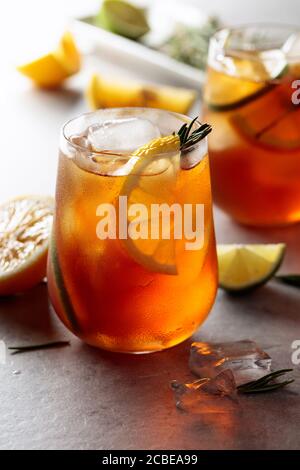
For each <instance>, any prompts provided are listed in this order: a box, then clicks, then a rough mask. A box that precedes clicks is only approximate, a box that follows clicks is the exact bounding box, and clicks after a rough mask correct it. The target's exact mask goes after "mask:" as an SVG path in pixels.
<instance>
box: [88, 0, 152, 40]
mask: <svg viewBox="0 0 300 470" xmlns="http://www.w3.org/2000/svg"><path fill="white" fill-rule="evenodd" d="M96 23H98V24H99V25H100V26H102V27H103V28H105V29H108V30H109V31H112V32H113V33H116V34H120V35H121V36H125V37H128V38H131V39H138V38H140V37H141V36H143V35H144V34H146V33H147V32H148V31H149V25H148V22H147V19H146V16H145V12H144V10H142V9H141V8H137V7H136V6H134V5H131V4H130V3H128V2H126V1H124V0H104V2H103V4H102V7H101V10H100V12H99V14H98V16H97V17H96Z"/></svg>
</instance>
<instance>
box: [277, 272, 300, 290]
mask: <svg viewBox="0 0 300 470" xmlns="http://www.w3.org/2000/svg"><path fill="white" fill-rule="evenodd" d="M275 279H276V281H279V282H282V283H283V284H287V285H289V286H293V287H299V288H300V274H281V275H279V276H275Z"/></svg>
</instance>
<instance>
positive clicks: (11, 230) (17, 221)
mask: <svg viewBox="0 0 300 470" xmlns="http://www.w3.org/2000/svg"><path fill="white" fill-rule="evenodd" d="M52 218H53V200H52V199H51V198H49V197H38V196H24V197H21V198H17V199H13V200H11V201H8V202H7V203H5V204H3V205H1V206H0V295H10V294H15V293H18V292H23V291H24V290H26V289H29V288H30V287H33V286H34V285H35V284H37V283H39V282H40V281H41V280H42V279H43V278H44V277H45V275H46V262H47V251H48V241H49V234H50V230H51V225H52Z"/></svg>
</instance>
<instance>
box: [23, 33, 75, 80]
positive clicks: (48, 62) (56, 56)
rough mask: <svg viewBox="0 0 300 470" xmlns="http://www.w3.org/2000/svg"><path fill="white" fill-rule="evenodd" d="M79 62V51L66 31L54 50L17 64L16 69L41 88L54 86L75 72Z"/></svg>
mask: <svg viewBox="0 0 300 470" xmlns="http://www.w3.org/2000/svg"><path fill="white" fill-rule="evenodd" d="M80 64H81V58H80V53H79V51H78V49H77V46H76V43H75V41H74V38H73V36H72V34H71V33H70V32H68V31H67V32H66V33H65V34H64V35H63V36H62V38H61V40H60V42H59V45H58V47H57V49H56V50H55V51H53V52H49V53H48V54H46V55H43V56H41V57H39V58H37V59H35V60H33V61H32V62H28V63H26V64H22V65H19V66H18V67H17V69H18V70H19V72H21V73H22V74H23V75H25V76H26V77H28V78H30V79H31V80H32V81H33V82H34V83H35V84H36V85H37V86H39V87H41V88H56V87H58V86H60V85H61V84H62V83H63V81H64V80H65V79H66V78H68V77H70V76H71V75H74V74H75V73H77V72H78V71H79V70H80Z"/></svg>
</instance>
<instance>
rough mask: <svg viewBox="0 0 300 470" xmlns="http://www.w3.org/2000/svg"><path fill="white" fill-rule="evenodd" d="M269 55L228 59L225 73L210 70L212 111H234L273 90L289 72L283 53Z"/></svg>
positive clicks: (208, 88) (208, 100)
mask: <svg viewBox="0 0 300 470" xmlns="http://www.w3.org/2000/svg"><path fill="white" fill-rule="evenodd" d="M277 52H278V54H276V51H265V52H261V53H260V54H259V55H257V56H254V55H253V53H251V54H250V53H249V58H247V54H245V53H244V55H245V57H243V58H240V57H235V56H232V57H228V58H227V61H228V63H227V68H228V70H227V69H225V70H224V72H223V73H220V72H222V70H221V71H217V70H214V69H210V71H209V77H208V81H207V86H206V90H205V94H204V98H205V101H206V103H207V105H208V107H209V108H210V109H212V110H214V111H231V110H233V109H235V108H239V107H240V106H244V105H246V104H248V103H251V102H252V101H253V100H254V99H256V98H258V97H260V96H262V95H264V94H265V93H266V92H268V91H269V90H271V89H272V88H273V86H274V85H273V84H272V82H271V81H272V80H274V79H279V78H281V77H282V76H283V75H284V74H285V73H286V71H287V70H288V68H287V65H286V62H285V60H284V59H283V58H282V53H280V51H277Z"/></svg>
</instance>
